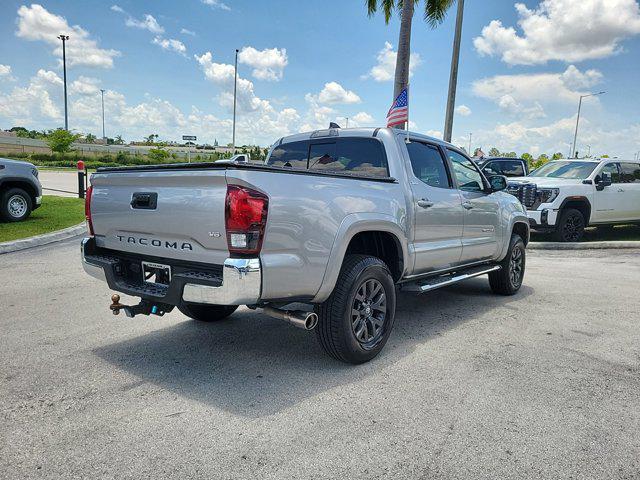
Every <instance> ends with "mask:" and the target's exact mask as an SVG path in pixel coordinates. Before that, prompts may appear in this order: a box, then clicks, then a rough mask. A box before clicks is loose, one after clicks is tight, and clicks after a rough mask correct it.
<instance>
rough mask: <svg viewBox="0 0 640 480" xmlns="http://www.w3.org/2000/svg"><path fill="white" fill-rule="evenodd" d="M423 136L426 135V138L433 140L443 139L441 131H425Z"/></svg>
mask: <svg viewBox="0 0 640 480" xmlns="http://www.w3.org/2000/svg"><path fill="white" fill-rule="evenodd" d="M425 135H428V136H430V137H433V138H442V137H443V135H442V131H441V130H427V131H426V132H425Z"/></svg>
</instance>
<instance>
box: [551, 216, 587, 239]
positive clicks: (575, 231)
mask: <svg viewBox="0 0 640 480" xmlns="http://www.w3.org/2000/svg"><path fill="white" fill-rule="evenodd" d="M585 227H586V222H585V219H584V216H583V215H582V213H581V212H580V211H579V210H576V209H574V208H568V209H566V210H563V211H562V213H561V214H560V220H559V221H558V224H557V227H556V231H555V232H554V239H555V240H556V241H557V242H579V241H580V239H581V238H582V236H583V235H584V228H585Z"/></svg>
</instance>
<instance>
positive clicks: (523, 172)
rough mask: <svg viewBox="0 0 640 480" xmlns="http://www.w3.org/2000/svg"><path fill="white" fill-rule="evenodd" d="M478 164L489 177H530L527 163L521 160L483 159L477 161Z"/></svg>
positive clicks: (506, 158) (507, 158)
mask: <svg viewBox="0 0 640 480" xmlns="http://www.w3.org/2000/svg"><path fill="white" fill-rule="evenodd" d="M474 160H475V159H474ZM476 163H477V164H478V166H479V167H480V168H481V169H482V171H483V172H484V174H485V175H487V176H490V175H504V176H505V177H525V176H527V175H529V167H528V166H527V162H526V161H525V160H523V159H521V158H509V157H483V158H481V159H479V160H476Z"/></svg>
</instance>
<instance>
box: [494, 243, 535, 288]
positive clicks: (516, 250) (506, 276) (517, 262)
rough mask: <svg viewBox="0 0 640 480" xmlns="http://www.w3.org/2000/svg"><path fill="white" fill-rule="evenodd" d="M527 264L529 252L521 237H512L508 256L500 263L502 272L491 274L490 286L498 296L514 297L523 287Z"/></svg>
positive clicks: (497, 271)
mask: <svg viewBox="0 0 640 480" xmlns="http://www.w3.org/2000/svg"><path fill="white" fill-rule="evenodd" d="M526 263H527V250H526V248H525V246H524V242H523V241H522V238H521V237H520V235H516V234H513V235H511V241H510V243H509V250H508V251H507V255H506V256H505V257H504V259H502V261H501V262H500V267H501V268H500V270H496V271H495V272H491V273H489V285H490V286H491V290H493V293H497V294H498V295H514V294H515V293H516V292H517V291H518V290H520V287H521V286H522V280H523V279H524V271H525V267H526Z"/></svg>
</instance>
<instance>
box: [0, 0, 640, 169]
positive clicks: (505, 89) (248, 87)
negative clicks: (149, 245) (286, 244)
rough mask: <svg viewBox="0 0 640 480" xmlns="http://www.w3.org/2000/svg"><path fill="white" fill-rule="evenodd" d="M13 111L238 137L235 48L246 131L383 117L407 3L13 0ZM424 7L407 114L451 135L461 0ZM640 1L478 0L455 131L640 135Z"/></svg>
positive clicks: (36, 118)
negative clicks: (440, 9)
mask: <svg viewBox="0 0 640 480" xmlns="http://www.w3.org/2000/svg"><path fill="white" fill-rule="evenodd" d="M0 3H1V4H2V5H1V10H0V11H2V14H1V15H0V39H1V41H0V128H5V129H8V128H11V127H13V126H24V127H26V128H29V129H37V130H42V129H49V128H58V127H62V126H63V125H64V103H63V84H62V61H61V57H62V49H61V42H60V40H58V39H57V38H56V36H57V35H59V34H61V33H66V34H68V35H69V36H70V39H69V41H68V42H67V80H68V88H69V128H70V129H72V130H74V131H76V132H81V133H93V134H94V135H96V136H101V135H102V120H101V106H100V89H104V90H105V94H104V97H105V116H106V134H107V136H110V137H114V136H116V135H122V137H123V138H124V139H125V140H139V139H142V137H143V136H147V135H149V134H152V133H154V134H158V135H159V137H160V140H180V139H181V136H182V135H197V137H198V143H210V144H213V142H214V141H215V140H217V141H218V142H219V143H220V144H226V143H228V142H230V141H231V135H232V133H231V132H232V106H233V78H234V67H233V64H234V56H235V50H236V49H238V50H239V55H238V77H239V79H238V105H237V109H238V113H237V133H236V136H237V139H236V143H237V144H259V145H261V146H268V145H270V144H271V143H273V142H274V141H275V140H276V139H278V138H280V137H282V136H284V135H287V134H290V133H295V132H299V131H308V130H314V129H319V128H326V127H328V125H329V122H331V121H334V122H337V123H339V124H340V125H342V126H345V125H346V123H347V120H346V119H347V118H348V124H349V126H384V125H385V116H386V112H387V110H388V108H389V106H390V105H391V103H392V101H393V98H392V94H393V74H394V69H395V56H396V48H397V40H398V32H399V20H398V16H397V15H394V17H393V18H392V19H391V21H390V22H389V24H388V25H387V24H385V22H384V17H383V15H382V14H380V13H378V14H376V15H374V16H373V17H368V16H367V12H366V8H365V2H364V0H306V1H304V2H294V1H291V0H290V1H284V0H269V1H267V0H262V1H260V0H182V1H180V2H176V1H165V0H156V1H139V0H138V1H133V0H117V1H116V2H108V1H104V2H102V1H97V0H83V1H72V0H64V1H55V0H54V1H42V2H40V3H37V4H35V3H34V4H30V3H23V2H20V1H14V0H0ZM422 5H423V2H421V3H420V6H418V7H417V10H416V15H415V17H414V21H413V31H412V41H411V54H412V61H411V69H410V70H411V78H410V120H411V123H410V126H411V130H414V131H417V132H420V133H426V134H429V135H432V136H436V137H441V136H442V131H443V130H444V116H445V106H446V98H447V90H448V82H449V69H450V64H451V46H452V41H453V29H454V23H455V13H456V9H455V6H454V7H453V8H452V9H451V11H450V12H449V13H448V15H447V17H446V19H445V21H444V22H443V23H442V24H441V25H439V26H438V27H437V28H435V29H432V28H430V27H429V25H428V24H427V23H425V22H424V21H423V19H422V8H423V7H422ZM639 85H640V5H639V4H638V0H543V1H539V0H537V1H524V2H517V3H516V2H513V1H511V0H485V1H478V0H467V1H466V3H465V17H464V24H463V33H462V47H461V54H460V69H459V77H458V95H457V99H456V114H455V118H454V128H453V142H452V143H454V144H456V145H459V146H465V147H466V148H468V144H469V135H470V134H471V145H472V149H474V148H476V147H482V148H483V150H484V151H485V152H487V151H488V150H489V149H490V148H491V147H496V148H498V149H499V150H501V151H516V152H518V153H519V154H521V153H523V152H529V153H531V154H533V155H534V156H537V155H539V154H541V153H548V154H552V153H554V152H561V153H563V154H565V155H567V154H568V153H569V151H570V143H571V141H572V140H573V134H574V129H575V121H576V112H577V108H578V99H579V97H580V95H585V94H588V93H591V92H600V91H605V92H606V93H605V94H603V95H600V96H596V97H589V98H585V99H584V101H583V104H582V113H581V117H580V131H579V137H578V142H577V150H578V151H579V152H580V153H586V152H590V153H591V154H592V155H602V154H608V155H610V156H618V157H620V158H633V156H634V155H635V153H636V152H638V151H639V150H640V89H639Z"/></svg>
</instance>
